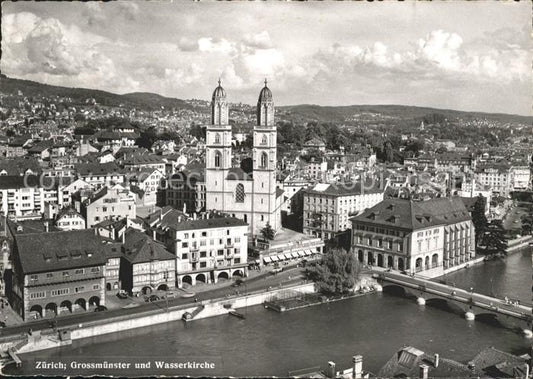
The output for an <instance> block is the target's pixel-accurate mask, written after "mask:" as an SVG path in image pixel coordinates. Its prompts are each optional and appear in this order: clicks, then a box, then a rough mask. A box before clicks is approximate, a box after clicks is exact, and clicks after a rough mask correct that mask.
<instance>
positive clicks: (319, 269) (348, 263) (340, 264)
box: [307, 248, 361, 295]
mask: <svg viewBox="0 0 533 379" xmlns="http://www.w3.org/2000/svg"><path fill="white" fill-rule="evenodd" d="M360 273H361V266H360V265H359V262H358V261H357V259H355V255H354V254H353V253H351V252H346V250H344V249H338V248H332V249H329V250H327V251H326V253H325V254H324V255H323V257H322V260H321V261H320V262H319V263H317V264H316V265H315V266H312V267H310V268H309V269H308V271H307V274H308V277H309V278H310V279H311V280H313V281H314V282H315V283H316V284H317V286H318V289H319V291H320V292H322V293H324V294H326V295H333V294H346V293H350V292H351V291H353V289H354V287H355V285H356V283H357V281H358V280H359V275H360Z"/></svg>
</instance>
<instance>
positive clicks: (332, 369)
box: [327, 361, 336, 379]
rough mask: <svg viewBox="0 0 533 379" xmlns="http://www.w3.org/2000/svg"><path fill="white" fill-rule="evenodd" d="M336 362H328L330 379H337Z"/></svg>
mask: <svg viewBox="0 0 533 379" xmlns="http://www.w3.org/2000/svg"><path fill="white" fill-rule="evenodd" d="M335 374H336V373H335V362H333V361H329V362H328V373H327V376H328V377H329V378H332V379H334V378H335Z"/></svg>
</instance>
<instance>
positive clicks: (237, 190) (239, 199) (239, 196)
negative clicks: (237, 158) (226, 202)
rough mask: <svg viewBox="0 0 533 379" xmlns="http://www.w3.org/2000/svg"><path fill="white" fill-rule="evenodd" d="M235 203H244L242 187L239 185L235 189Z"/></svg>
mask: <svg viewBox="0 0 533 379" xmlns="http://www.w3.org/2000/svg"><path fill="white" fill-rule="evenodd" d="M235 201H236V202H237V203H244V186H243V185H242V184H241V183H239V184H237V188H235Z"/></svg>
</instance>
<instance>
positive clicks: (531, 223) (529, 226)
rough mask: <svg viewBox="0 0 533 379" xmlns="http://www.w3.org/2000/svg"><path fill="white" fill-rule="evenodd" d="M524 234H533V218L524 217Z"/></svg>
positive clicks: (529, 216)
mask: <svg viewBox="0 0 533 379" xmlns="http://www.w3.org/2000/svg"><path fill="white" fill-rule="evenodd" d="M521 221H522V234H525V235H530V234H531V233H532V232H533V216H531V215H524V216H522V219H521Z"/></svg>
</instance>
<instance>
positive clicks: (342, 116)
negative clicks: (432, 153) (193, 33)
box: [277, 104, 533, 124]
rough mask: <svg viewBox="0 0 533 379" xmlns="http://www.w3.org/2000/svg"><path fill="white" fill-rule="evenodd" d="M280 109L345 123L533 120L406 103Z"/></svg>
mask: <svg viewBox="0 0 533 379" xmlns="http://www.w3.org/2000/svg"><path fill="white" fill-rule="evenodd" d="M277 108H278V109H279V110H280V111H284V112H287V113H289V114H290V115H291V116H292V118H294V119H295V120H298V119H299V118H301V119H302V120H303V119H306V120H310V119H312V120H315V121H319V122H328V121H336V122H342V121H346V120H347V119H353V118H358V117H362V118H365V119H366V120H368V119H369V118H371V117H373V116H374V117H376V118H391V119H395V118H396V119H413V118H424V117H426V116H427V115H429V114H438V115H443V116H445V117H447V118H449V119H459V118H461V119H464V120H473V119H485V120H491V121H498V122H504V123H505V122H509V123H526V124H527V123H529V124H531V123H533V117H528V116H520V115H513V114H504V113H484V112H464V111H456V110H452V109H438V108H428V107H415V106H406V105H347V106H320V105H313V104H301V105H289V106H283V107H277Z"/></svg>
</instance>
